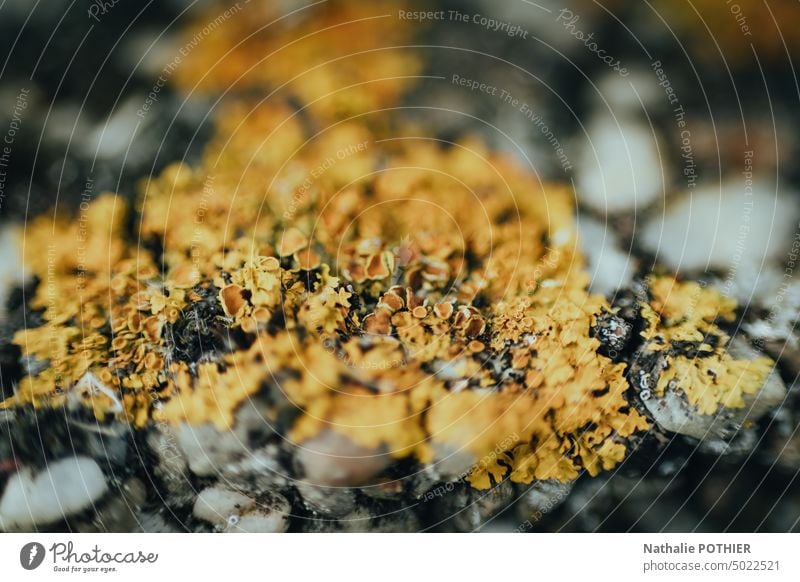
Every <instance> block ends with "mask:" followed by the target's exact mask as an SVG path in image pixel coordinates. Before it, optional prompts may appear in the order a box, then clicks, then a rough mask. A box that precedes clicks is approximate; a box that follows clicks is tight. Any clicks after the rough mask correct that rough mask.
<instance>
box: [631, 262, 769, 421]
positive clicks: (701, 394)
mask: <svg viewBox="0 0 800 582" xmlns="http://www.w3.org/2000/svg"><path fill="white" fill-rule="evenodd" d="M649 290H650V300H649V301H648V302H643V305H642V315H643V317H644V319H645V321H647V324H648V325H647V328H646V329H645V331H644V332H643V333H642V336H643V337H644V338H645V340H646V343H645V346H644V350H645V351H646V352H648V353H660V354H663V356H664V360H663V364H662V365H663V367H664V371H663V372H661V374H660V375H659V377H658V381H657V384H656V386H655V392H656V394H657V395H658V396H663V395H664V392H665V391H666V389H667V388H668V387H670V386H671V387H673V388H680V389H681V391H682V392H683V393H685V395H686V397H687V400H688V401H689V404H691V405H692V406H693V407H695V408H696V409H697V410H698V411H699V412H700V413H701V414H709V415H711V414H714V413H716V412H717V411H718V410H719V409H720V408H723V407H729V408H742V407H743V406H745V404H746V402H745V399H744V398H745V396H746V395H754V394H755V393H757V392H758V390H759V389H760V388H761V386H763V385H764V381H765V380H766V378H767V376H768V375H769V374H770V372H771V371H772V369H773V368H774V366H775V363H774V362H773V361H772V360H771V359H770V358H767V357H760V358H755V359H737V358H735V357H734V356H733V355H732V354H731V353H730V352H729V351H728V347H729V344H730V341H731V338H730V336H729V335H728V334H727V333H725V331H723V329H722V328H721V327H720V325H719V324H720V323H723V322H727V323H731V322H732V321H734V319H735V317H736V313H735V308H736V302H735V301H733V300H732V299H730V298H727V297H725V296H723V295H722V294H721V293H719V292H718V291H716V290H714V289H710V288H706V287H704V286H701V285H700V284H699V283H694V282H685V283H679V282H677V281H674V280H673V279H670V278H665V277H662V278H655V277H653V278H651V279H650V285H649Z"/></svg>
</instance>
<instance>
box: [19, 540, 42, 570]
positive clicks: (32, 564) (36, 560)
mask: <svg viewBox="0 0 800 582" xmlns="http://www.w3.org/2000/svg"><path fill="white" fill-rule="evenodd" d="M44 554H45V551H44V546H43V545H42V544H40V543H38V542H30V543H27V544H25V545H24V546H22V549H21V550H20V551H19V563H20V564H22V567H23V568H25V569H26V570H35V569H36V568H38V567H39V566H41V565H42V562H43V561H44Z"/></svg>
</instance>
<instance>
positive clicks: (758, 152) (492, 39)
mask: <svg viewBox="0 0 800 582" xmlns="http://www.w3.org/2000/svg"><path fill="white" fill-rule="evenodd" d="M306 4H310V2H301V1H299V0H298V1H292V0H280V1H276V2H271V3H261V2H255V1H254V2H252V4H251V3H250V2H245V1H244V0H242V1H241V2H240V3H236V2H212V1H208V0H204V1H200V0H196V1H194V2H191V1H188V0H187V1H179V0H160V1H158V2H153V1H150V2H145V3H142V2H134V1H132V0H109V1H106V2H102V1H100V0H97V1H93V2H87V1H82V2H76V1H74V0H72V1H70V0H47V1H46V2H44V1H37V2H31V1H30V0H6V1H5V2H4V3H2V5H0V55H3V57H2V66H0V134H2V135H3V137H2V138H0V139H2V140H3V143H2V144H0V243H2V246H0V279H2V290H1V291H0V300H2V302H3V303H4V309H3V314H2V324H0V372H2V374H0V376H2V378H3V379H4V383H6V384H7V383H9V382H11V381H12V378H13V377H14V375H15V374H16V373H17V372H16V371H15V366H17V363H16V362H17V360H18V354H16V353H15V352H14V351H13V349H14V348H13V347H11V346H10V344H9V340H10V337H11V335H12V334H13V331H14V330H15V329H18V328H19V327H20V326H21V325H22V321H21V320H20V319H19V318H20V317H21V315H20V313H21V311H20V309H19V307H20V302H21V295H20V292H19V289H20V286H22V285H25V284H30V282H27V281H26V280H25V278H24V276H23V269H22V265H21V263H20V261H19V252H18V249H17V248H16V245H17V244H18V243H16V242H15V240H16V239H15V238H14V236H13V235H12V233H13V231H14V229H16V228H19V227H20V226H21V225H24V224H25V223H26V222H27V221H28V220H30V219H31V218H32V217H34V216H37V215H39V214H41V213H44V212H58V213H69V212H72V211H74V209H76V208H77V207H78V206H79V205H80V204H81V202H82V201H83V199H82V193H83V192H85V191H86V190H87V189H88V190H90V191H91V192H94V193H97V192H101V191H104V190H110V191H114V192H117V193H118V194H120V195H122V196H125V197H128V198H131V199H133V198H134V197H135V196H136V193H137V191H138V190H137V188H138V184H140V183H141V181H142V180H146V179H147V177H148V176H151V175H154V174H157V173H158V172H159V171H160V170H161V169H162V168H163V167H164V166H165V165H166V164H168V163H170V162H173V161H176V160H184V161H187V162H190V163H191V162H192V161H196V160H197V159H198V156H199V155H200V153H201V151H202V148H203V146H204V144H205V143H206V140H207V139H208V137H209V135H210V132H211V129H212V128H213V123H214V119H215V113H216V111H217V110H218V106H219V94H220V93H223V92H227V91H228V90H230V91H231V92H236V93H240V94H246V93H248V91H253V84H252V83H248V82H246V81H242V82H239V81H238V80H237V81H236V82H232V83H231V86H230V87H224V88H223V89H224V91H223V90H220V87H214V86H211V87H204V86H202V84H201V83H200V81H201V80H202V75H201V74H199V73H202V72H203V71H202V70H201V71H199V72H198V71H195V73H198V74H196V75H195V77H191V75H189V77H191V79H190V81H191V80H193V79H198V85H195V86H193V85H192V84H191V82H188V83H187V80H186V72H185V71H182V72H180V73H177V72H175V71H176V69H173V68H171V67H172V66H173V65H171V63H173V64H174V63H175V58H176V56H177V55H181V54H183V52H182V51H185V52H187V53H188V52H192V51H193V48H192V45H191V43H192V39H193V38H194V39H196V38H197V34H198V32H197V31H200V34H201V36H202V31H203V23H206V24H205V25H206V26H208V23H210V22H213V15H214V14H218V13H220V11H221V10H225V9H230V8H234V7H235V12H239V11H241V15H236V14H234V15H233V16H232V18H231V22H233V21H239V22H240V21H241V20H242V19H246V20H247V21H248V24H247V26H244V25H241V23H240V24H237V25H236V26H239V27H240V28H239V29H238V30H260V29H259V28H258V27H259V26H266V25H268V24H270V23H272V22H275V21H276V20H278V19H280V22H278V23H277V24H276V25H275V26H276V27H277V28H278V30H281V31H283V33H285V34H288V35H290V36H291V34H292V31H293V30H305V28H304V27H306V28H307V27H312V28H313V27H314V26H315V25H316V21H315V19H316V18H317V15H316V13H315V11H314V10H313V9H308V10H304V9H303V8H304V6H305V5H306ZM320 4H325V2H321V3H320ZM351 4H358V2H355V3H351ZM245 5H248V6H245ZM380 8H381V9H382V10H384V11H385V12H386V14H387V15H389V16H390V17H391V18H393V19H396V20H397V22H398V26H400V25H402V26H410V27H411V28H412V34H411V37H410V38H409V39H406V40H405V41H404V43H405V44H403V45H402V46H403V47H404V48H402V49H401V51H400V52H407V53H408V54H413V55H414V57H415V58H416V59H417V60H418V62H419V63H421V66H420V68H419V70H417V71H416V73H415V76H417V77H418V78H417V80H416V82H415V83H414V84H413V85H410V88H409V89H408V91H406V92H405V93H404V96H403V97H402V98H401V100H400V105H401V106H403V107H405V108H406V110H405V111H404V114H405V115H406V116H407V117H408V118H410V119H412V120H414V121H417V122H419V123H420V124H422V125H424V126H425V127H426V128H427V129H428V131H430V132H433V133H434V134H435V135H437V136H438V137H441V138H443V139H453V138H455V137H458V136H463V135H466V134H477V135H479V136H481V137H482V138H483V139H484V140H485V141H486V142H488V143H489V144H490V145H491V146H492V147H493V148H496V149H500V150H503V151H506V152H508V153H509V154H510V155H512V156H515V157H517V158H518V159H519V160H520V162H521V163H523V164H526V165H529V166H530V168H531V169H532V170H533V171H535V172H536V173H537V174H538V175H539V176H541V178H542V179H543V180H548V181H558V182H565V183H567V184H570V185H571V187H572V188H573V191H574V196H575V202H576V209H577V214H576V220H577V223H578V228H579V232H580V238H581V245H582V247H583V250H584V252H585V254H586V256H587V259H588V261H589V264H590V270H591V273H592V289H593V290H594V291H596V292H598V293H602V294H604V295H606V296H608V297H609V298H613V297H614V296H615V295H616V293H617V291H618V290H619V289H624V288H626V287H628V286H629V285H630V284H631V282H632V281H633V280H634V278H635V277H636V276H637V275H641V274H642V273H646V272H650V271H653V270H656V271H662V272H671V273H677V274H679V275H680V276H682V277H687V278H691V279H696V280H701V281H703V282H704V283H706V284H708V285H712V286H714V287H717V288H718V289H720V290H721V291H722V292H723V293H725V294H726V295H729V296H731V297H734V298H736V299H737V301H738V302H739V303H740V304H741V305H742V310H743V322H744V323H743V326H744V328H745V329H746V330H747V331H752V332H753V334H755V335H758V336H759V337H763V338H765V343H764V344H763V347H764V348H765V349H766V350H767V351H768V352H769V353H770V355H772V356H773V357H774V358H776V359H778V361H779V366H780V372H781V375H782V376H783V379H784V381H785V382H786V384H787V385H788V386H791V387H792V390H791V391H790V396H789V399H790V400H789V401H788V402H787V403H786V405H785V406H784V407H782V408H781V409H780V410H779V411H778V412H777V413H776V414H774V415H773V416H772V417H770V418H769V419H768V421H766V422H767V424H768V425H767V426H765V427H764V433H763V434H764V436H763V438H762V441H761V442H759V443H753V444H752V446H749V447H747V448H745V449H743V450H742V451H741V452H739V453H733V454H727V455H725V456H720V454H719V451H705V450H702V448H700V447H697V446H696V443H691V442H688V441H687V442H677V441H676V442H674V443H673V444H672V445H670V448H669V450H668V455H669V459H670V460H669V462H668V463H662V464H661V465H660V467H659V468H658V469H657V470H653V471H648V472H646V473H645V475H644V477H642V476H641V474H640V473H637V474H631V475H626V474H624V473H622V472H617V473H613V474H611V475H609V476H607V477H601V478H597V479H593V480H582V481H580V482H579V483H578V485H577V486H576V490H575V491H574V492H573V494H572V495H570V497H569V498H568V499H567V501H566V502H564V503H563V504H562V505H560V506H559V507H558V508H557V509H554V510H553V511H552V512H550V513H548V514H547V515H544V516H543V517H542V519H541V520H540V521H539V522H537V523H536V524H534V525H533V526H532V528H533V529H534V530H566V531H594V530H601V531H625V530H629V529H630V530H636V531H660V530H670V531H687V530H700V531H719V530H731V531H761V530H766V531H786V530H792V529H793V530H799V529H800V525H799V524H798V516H800V487H798V483H797V476H798V472H800V437H798V434H797V427H798V419H800V407H799V406H798V403H797V389H796V387H795V384H796V377H797V373H798V370H800V352H798V343H797V337H796V335H797V334H796V327H795V324H796V319H797V314H798V310H800V283H798V281H797V278H796V277H795V276H794V272H795V267H796V261H797V257H798V250H800V238H799V237H800V231H799V230H798V221H799V220H800V195H798V181H799V180H800V171H798V169H797V165H796V164H795V163H794V160H795V159H796V157H797V155H798V138H797V134H798V132H797V129H798V128H799V127H800V123H798V121H800V120H799V118H800V107H798V101H799V100H800V83H799V82H798V77H797V72H796V71H795V69H794V66H793V65H794V61H795V59H797V58H798V56H799V55H798V53H800V31H799V30H798V28H797V26H796V23H797V22H800V2H798V1H796V0H694V1H692V2H688V1H684V0H648V1H645V2H639V1H633V0H602V1H596V0H564V1H562V2H554V1H551V0H538V1H537V2H533V1H528V0H503V1H502V2H497V1H491V0H471V1H470V0H459V1H456V0H441V1H438V2H424V3H422V2H420V3H418V4H417V5H411V6H410V7H409V6H406V5H405V3H404V4H400V3H392V2H384V3H381V4H380ZM207 15H211V16H207ZM198 22H199V23H200V24H199V25H197V24H196V23H198ZM191 23H195V25H192V24H191ZM225 25H226V24H225V23H222V24H221V26H225ZM191 26H194V28H191ZM231 26H233V24H231ZM248 27H249V28H248ZM187 30H189V31H190V32H187ZM191 31H194V32H191ZM351 41H352V42H357V39H348V38H342V39H341V42H342V43H343V46H337V47H332V49H335V51H337V52H344V53H346V52H347V50H348V46H349V43H350V42H351ZM220 46H221V47H224V46H226V45H224V44H222V45H220ZM187 47H189V48H187ZM215 58H219V59H222V60H224V59H225V58H227V57H226V54H225V53H220V54H218V55H216V56H215ZM237 58H241V57H237ZM201 62H202V61H201ZM242 62H245V63H246V58H242ZM235 64H236V65H237V66H239V61H237V62H236V63H235ZM184 66H185V65H184V64H179V65H177V67H178V68H180V67H184ZM195 66H197V65H195ZM231 66H233V64H232V65H231ZM278 68H280V67H278ZM237 70H238V69H237ZM242 70H244V67H242ZM173 73H174V74H173ZM371 74H373V75H379V74H381V71H371ZM181 75H183V81H181V83H178V82H176V79H177V78H178V77H179V76H181ZM195 89H196V90H195ZM54 209H55V210H54ZM514 519H516V518H513V517H509V516H505V517H504V516H503V515H501V516H499V517H498V518H496V519H495V520H494V521H493V522H491V523H489V524H487V525H486V526H485V527H484V529H489V530H493V529H497V530H507V529H514V528H516V527H518V525H519V524H518V523H516V522H515V521H514Z"/></svg>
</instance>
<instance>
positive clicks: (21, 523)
mask: <svg viewBox="0 0 800 582" xmlns="http://www.w3.org/2000/svg"><path fill="white" fill-rule="evenodd" d="M107 490H108V485H107V484H106V480H105V477H104V476H103V472H102V471H101V470H100V467H99V466H98V465H97V463H95V462H94V461H93V460H92V459H90V458H88V457H71V458H68V459H61V460H59V461H56V462H54V463H50V464H49V466H48V467H47V468H46V469H45V470H44V471H42V472H41V473H39V474H38V475H34V474H33V473H32V471H30V470H29V469H22V470H20V471H18V472H17V473H16V474H15V475H14V476H12V477H11V478H10V479H9V481H8V484H7V485H6V490H5V492H4V493H3V498H2V500H0V529H3V530H7V531H8V530H27V529H32V528H33V527H34V526H41V525H44V524H48V523H52V522H54V521H58V520H61V519H65V518H66V517H68V516H70V515H72V514H74V513H77V512H79V511H82V510H84V509H86V508H87V507H89V506H90V505H91V504H92V502H94V501H95V500H97V499H99V498H100V497H102V496H103V495H104V494H105V492H106V491H107Z"/></svg>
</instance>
